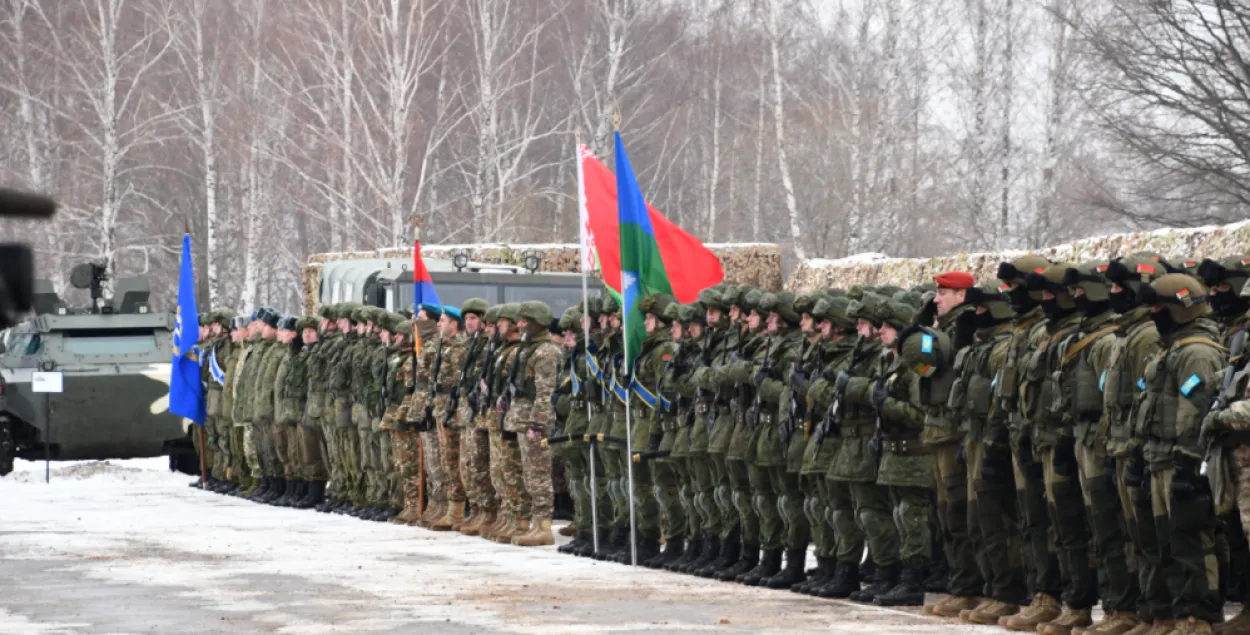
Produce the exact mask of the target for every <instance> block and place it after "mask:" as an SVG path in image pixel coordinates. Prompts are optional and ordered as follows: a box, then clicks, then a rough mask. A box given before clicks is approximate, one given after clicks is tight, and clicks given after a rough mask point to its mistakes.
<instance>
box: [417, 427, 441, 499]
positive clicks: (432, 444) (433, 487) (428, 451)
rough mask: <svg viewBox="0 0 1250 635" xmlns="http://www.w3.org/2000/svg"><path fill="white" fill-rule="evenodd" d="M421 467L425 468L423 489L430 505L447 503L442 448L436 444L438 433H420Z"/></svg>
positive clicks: (432, 431) (431, 431)
mask: <svg viewBox="0 0 1250 635" xmlns="http://www.w3.org/2000/svg"><path fill="white" fill-rule="evenodd" d="M420 435H421V453H422V457H421V458H422V466H423V467H424V468H425V487H426V490H427V491H428V492H429V497H430V502H431V503H445V502H447V472H446V470H444V469H443V459H442V452H443V448H442V447H441V446H440V444H439V442H438V432H437V431H434V430H430V431H426V432H421V433H420Z"/></svg>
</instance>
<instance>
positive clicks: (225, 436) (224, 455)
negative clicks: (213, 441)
mask: <svg viewBox="0 0 1250 635" xmlns="http://www.w3.org/2000/svg"><path fill="white" fill-rule="evenodd" d="M213 425H214V427H215V429H216V430H217V447H216V448H214V449H215V450H217V454H216V455H215V456H216V457H217V462H218V463H219V464H220V466H221V471H220V472H217V470H216V469H214V470H213V476H214V477H216V478H218V479H226V478H227V475H228V473H232V472H233V471H234V470H233V469H232V468H233V467H234V466H235V464H236V461H237V459H235V458H234V457H235V456H236V455H235V453H234V446H233V443H231V435H233V434H234V426H233V425H232V424H231V423H230V418H229V417H223V416H217V417H214V418H213Z"/></svg>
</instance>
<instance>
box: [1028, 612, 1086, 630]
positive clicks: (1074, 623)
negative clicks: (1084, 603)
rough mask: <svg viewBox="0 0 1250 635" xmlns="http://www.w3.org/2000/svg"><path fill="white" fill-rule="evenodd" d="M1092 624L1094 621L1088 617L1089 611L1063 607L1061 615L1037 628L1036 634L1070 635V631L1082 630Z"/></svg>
mask: <svg viewBox="0 0 1250 635" xmlns="http://www.w3.org/2000/svg"><path fill="white" fill-rule="evenodd" d="M1093 623H1094V620H1093V617H1092V616H1091V615H1090V609H1087V608H1086V609H1072V608H1066V607H1065V608H1064V609H1063V613H1060V614H1059V617H1056V618H1055V619H1054V620H1052V621H1050V622H1046V623H1045V624H1043V625H1041V626H1040V627H1038V629H1037V632H1039V633H1041V634H1042V635H1072V629H1074V628H1084V627H1086V626H1089V625H1090V624H1093Z"/></svg>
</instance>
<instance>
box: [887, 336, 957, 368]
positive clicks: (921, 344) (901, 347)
mask: <svg viewBox="0 0 1250 635" xmlns="http://www.w3.org/2000/svg"><path fill="white" fill-rule="evenodd" d="M896 346H897V349H898V354H899V357H900V358H901V359H902V360H903V363H904V364H905V365H906V366H907V367H908V368H910V369H912V371H914V372H915V373H916V374H917V375H920V376H921V377H932V376H933V375H935V374H936V373H937V372H938V370H939V369H941V368H943V367H944V366H945V365H946V364H949V363H951V361H953V357H952V355H953V351H952V347H951V341H950V338H949V337H947V336H946V334H945V333H943V332H942V331H939V330H937V329H933V328H929V327H927V326H913V327H910V328H908V329H906V330H904V331H903V332H902V333H900V334H899V338H898V342H896Z"/></svg>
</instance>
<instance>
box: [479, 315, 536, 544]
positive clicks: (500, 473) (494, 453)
mask: <svg viewBox="0 0 1250 635" xmlns="http://www.w3.org/2000/svg"><path fill="white" fill-rule="evenodd" d="M519 309H520V306H519V305H517V304H506V305H504V306H502V307H500V318H501V319H508V320H509V321H511V322H512V324H513V330H514V333H515V329H516V326H515V325H516V320H517V318H518V316H517V311H518V310H519ZM523 349H524V347H523V346H522V345H521V341H520V339H519V338H517V339H513V338H512V337H511V336H510V337H509V341H508V342H507V343H505V344H504V345H503V347H501V348H500V352H499V356H498V359H497V360H496V362H495V380H494V386H493V388H492V390H491V394H492V395H493V396H494V397H495V398H496V399H498V398H499V397H500V396H502V395H503V394H504V393H505V392H507V389H508V383H509V379H510V377H511V373H512V372H514V368H515V366H516V364H517V362H518V358H519V356H520V355H521V352H522V350H523ZM521 361H523V360H521ZM493 414H494V416H495V417H496V420H495V421H492V422H491V446H490V467H491V480H492V483H493V484H494V486H495V491H496V492H498V493H499V496H500V501H501V505H500V511H501V512H502V516H501V519H500V522H499V526H498V529H499V531H498V532H489V535H488V534H487V533H483V534H482V535H483V537H487V538H491V539H498V540H501V541H503V542H510V541H511V540H512V538H513V536H515V535H518V534H519V533H521V532H524V531H527V530H528V529H529V524H530V520H531V509H530V497H529V492H528V491H527V490H526V488H525V487H524V484H523V481H522V479H523V474H522V468H521V448H520V445H519V441H518V439H517V434H516V432H515V431H509V430H507V429H506V428H505V427H504V426H503V425H501V423H502V422H500V421H498V410H496V411H495V412H494V413H493Z"/></svg>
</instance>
